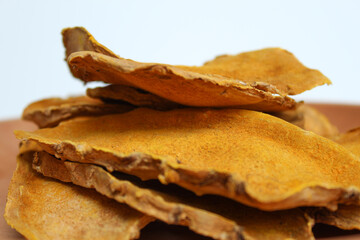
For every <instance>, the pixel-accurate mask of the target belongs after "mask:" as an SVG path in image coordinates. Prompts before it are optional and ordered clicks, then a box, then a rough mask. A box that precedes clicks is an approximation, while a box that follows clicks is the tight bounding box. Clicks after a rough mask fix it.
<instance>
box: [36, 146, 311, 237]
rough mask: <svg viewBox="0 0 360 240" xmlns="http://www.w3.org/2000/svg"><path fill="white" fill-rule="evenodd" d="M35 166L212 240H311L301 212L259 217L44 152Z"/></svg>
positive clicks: (260, 213)
mask: <svg viewBox="0 0 360 240" xmlns="http://www.w3.org/2000/svg"><path fill="white" fill-rule="evenodd" d="M33 167H34V168H35V169H36V170H37V171H39V172H41V173H43V174H44V175H45V176H50V177H54V178H57V179H60V180H62V181H69V182H73V183H75V184H78V185H80V186H83V187H87V188H95V189H96V190H97V191H98V192H100V193H101V194H103V195H106V196H108V197H110V198H114V199H115V200H117V201H119V202H122V203H126V204H128V205H129V206H131V207H133V208H134V209H137V210H138V211H140V212H143V213H145V214H148V215H151V216H154V217H156V218H158V219H160V220H162V221H164V222H166V223H169V224H177V225H185V226H188V227H189V228H191V229H192V230H193V231H195V232H197V233H199V234H202V235H205V236H209V237H212V238H215V239H241V238H245V239H259V240H260V239H289V238H294V239H313V235H312V232H311V227H312V223H313V221H312V219H310V218H309V217H307V215H306V214H305V213H304V212H303V211H301V210H300V209H294V210H288V211H278V212H263V211H260V210H257V209H254V208H249V207H246V206H244V205H241V204H239V203H237V202H234V201H231V200H228V199H224V198H221V197H216V196H203V197H198V196H196V195H195V194H194V193H192V192H190V191H187V190H184V189H182V188H179V187H176V186H174V185H168V186H165V185H162V184H161V183H159V182H158V181H156V180H152V181H146V182H144V181H141V180H140V179H138V178H136V177H133V176H129V175H126V174H123V173H119V172H117V173H114V175H111V174H110V173H108V172H107V171H105V170H104V169H102V168H100V167H98V166H95V165H90V164H80V163H75V162H68V161H60V160H58V159H56V158H55V157H53V156H51V155H49V154H48V153H45V152H39V153H37V154H36V157H35V159H34V164H33Z"/></svg>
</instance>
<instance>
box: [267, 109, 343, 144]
mask: <svg viewBox="0 0 360 240" xmlns="http://www.w3.org/2000/svg"><path fill="white" fill-rule="evenodd" d="M272 115H273V116H276V117H279V118H281V119H283V120H285V121H287V122H290V123H292V124H294V125H296V126H298V127H301V128H302V129H304V130H307V131H312V132H314V133H316V134H318V135H320V136H323V137H327V138H329V137H333V136H337V135H338V134H339V130H338V129H337V128H336V127H335V126H334V125H333V124H331V123H330V121H329V119H327V117H326V116H325V115H324V114H322V113H321V112H319V111H318V110H316V109H315V108H314V107H311V106H309V105H307V104H299V105H298V107H297V108H296V109H294V110H288V111H283V112H277V113H272Z"/></svg>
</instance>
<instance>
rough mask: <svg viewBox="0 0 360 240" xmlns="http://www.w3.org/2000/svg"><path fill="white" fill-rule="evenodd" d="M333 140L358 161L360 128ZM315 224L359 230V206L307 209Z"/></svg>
mask: <svg viewBox="0 0 360 240" xmlns="http://www.w3.org/2000/svg"><path fill="white" fill-rule="evenodd" d="M334 140H335V141H336V142H337V143H339V144H341V145H342V146H344V147H345V148H347V149H348V150H349V151H351V152H352V153H353V154H354V155H356V156H357V157H358V158H359V159H360V128H356V129H353V130H350V131H348V132H347V133H344V134H340V135H339V136H337V137H334ZM308 212H309V213H310V214H311V215H313V216H314V218H315V220H316V222H318V223H325V224H329V225H334V226H336V227H339V228H342V229H359V230H360V205H359V204H358V205H344V204H341V205H339V207H338V209H337V210H336V211H329V210H328V209H324V208H313V209H309V210H308Z"/></svg>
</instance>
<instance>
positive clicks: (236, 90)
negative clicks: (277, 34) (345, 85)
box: [64, 28, 331, 111]
mask: <svg viewBox="0 0 360 240" xmlns="http://www.w3.org/2000/svg"><path fill="white" fill-rule="evenodd" d="M67 32H68V34H66V35H64V38H65V37H66V39H74V40H73V41H72V44H66V43H67V42H68V40H64V45H65V48H66V56H67V57H68V63H69V66H70V70H71V71H72V73H73V75H74V76H75V77H77V78H80V79H82V80H83V81H85V82H88V81H104V82H107V83H114V84H121V85H130V86H135V87H138V88H141V89H144V90H147V91H149V92H151V93H154V94H156V95H158V96H161V97H163V98H166V99H168V100H171V101H174V102H177V103H180V104H183V105H189V106H207V107H228V106H232V107H235V106H236V107H239V106H241V107H244V108H250V109H255V110H263V111H278V110H285V109H290V108H292V107H294V105H295V102H294V100H293V99H291V98H288V97H282V96H286V95H288V94H290V95H295V94H299V93H301V92H303V91H306V90H309V89H312V88H314V87H316V86H319V85H323V84H330V83H331V82H330V80H329V79H328V78H326V77H325V76H324V75H322V74H321V73H320V72H319V71H317V70H313V69H309V68H307V67H305V66H304V65H302V64H301V63H300V62H299V61H298V60H297V59H296V58H295V57H294V55H293V54H291V53H290V52H288V51H286V50H283V49H280V48H267V49H262V50H257V51H251V52H245V53H241V54H238V55H233V56H232V55H223V56H219V57H217V58H215V59H214V60H212V61H209V62H206V63H205V64H204V65H203V66H200V67H195V66H171V65H166V64H159V63H140V62H135V61H132V60H128V59H123V58H120V57H118V56H116V55H115V54H113V53H112V52H111V53H108V52H107V51H105V52H104V51H103V50H102V48H99V49H96V48H92V47H88V46H87V45H88V44H87V41H83V40H81V39H83V38H86V36H88V35H90V34H89V33H88V32H87V31H86V30H84V29H81V31H80V30H78V29H76V28H75V29H71V28H70V29H67ZM79 32H81V33H82V34H79ZM79 36H80V37H79ZM84 36H85V37H84ZM90 36H91V35H90ZM97 44H98V43H97ZM80 49H84V51H85V52H79V50H80ZM86 51H88V52H86ZM71 53H72V54H71ZM104 55H105V56H104ZM113 55H115V56H113ZM274 94H279V95H281V96H275V95H274Z"/></svg>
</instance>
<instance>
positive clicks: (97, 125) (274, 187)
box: [16, 108, 360, 210]
mask: <svg viewBox="0 0 360 240" xmlns="http://www.w3.org/2000/svg"><path fill="white" fill-rule="evenodd" d="M16 136H17V137H18V138H19V139H22V140H29V141H35V142H37V143H39V145H40V146H41V148H42V149H44V150H45V151H46V152H48V153H50V154H51V155H55V156H56V157H58V158H61V159H63V160H70V161H74V162H87V163H94V164H99V165H102V166H105V167H106V168H107V169H108V170H109V171H112V170H119V171H122V172H126V173H129V174H132V175H136V176H138V177H140V178H142V179H156V178H158V179H159V180H160V181H162V182H163V183H175V184H178V185H180V186H182V187H184V188H186V189H189V190H191V191H194V192H195V193H197V194H199V195H201V194H218V195H222V196H225V197H229V198H232V199H234V200H237V201H239V202H242V203H244V204H246V205H249V206H253V207H257V208H260V209H263V210H280V209H290V208H294V207H298V206H325V207H328V208H331V209H336V207H337V204H338V203H348V204H350V203H358V202H359V187H360V175H359V174H358V173H359V172H360V164H359V159H358V158H356V157H355V156H354V155H353V154H351V153H350V152H349V151H348V150H346V149H345V148H344V147H342V146H340V145H339V144H336V143H334V142H333V141H331V140H329V139H326V138H323V137H320V136H318V135H316V134H313V133H311V132H309V131H304V130H302V129H300V128H298V127H296V126H294V125H292V124H290V123H287V122H285V121H283V120H281V119H279V118H276V117H273V116H271V115H268V114H264V113H260V112H256V111H248V110H241V109H222V110H211V109H192V108H186V109H176V110H171V111H166V112H161V111H155V110H151V109H146V108H139V109H135V110H133V111H131V112H128V113H124V114H116V115H107V116H102V117H93V118H87V119H77V120H70V121H67V122H64V123H63V124H61V125H59V126H57V127H55V128H51V129H50V128H48V129H39V130H36V131H34V132H32V133H31V132H25V131H16Z"/></svg>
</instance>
